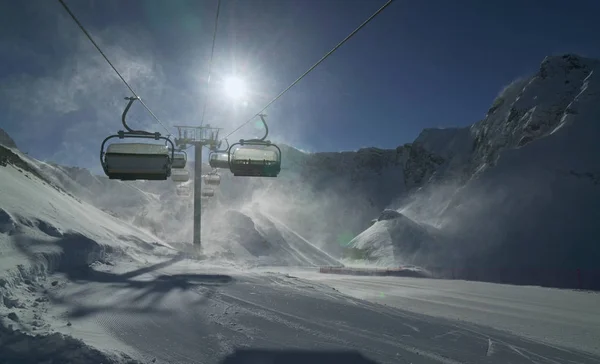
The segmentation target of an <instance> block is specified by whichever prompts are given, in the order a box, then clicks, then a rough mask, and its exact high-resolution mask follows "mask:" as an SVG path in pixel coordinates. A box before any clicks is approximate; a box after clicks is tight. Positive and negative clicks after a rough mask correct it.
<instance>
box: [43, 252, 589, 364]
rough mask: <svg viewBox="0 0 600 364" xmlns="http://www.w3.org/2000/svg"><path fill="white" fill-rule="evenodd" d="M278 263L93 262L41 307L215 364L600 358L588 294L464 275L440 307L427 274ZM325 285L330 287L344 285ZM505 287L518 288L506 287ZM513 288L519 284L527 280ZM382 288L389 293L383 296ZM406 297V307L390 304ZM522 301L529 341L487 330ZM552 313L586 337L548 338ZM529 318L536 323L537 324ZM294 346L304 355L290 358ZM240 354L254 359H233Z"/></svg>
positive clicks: (164, 351) (148, 356)
mask: <svg viewBox="0 0 600 364" xmlns="http://www.w3.org/2000/svg"><path fill="white" fill-rule="evenodd" d="M277 269H278V268H274V267H268V268H264V269H262V270H254V269H251V270H248V269H243V270H240V269H239V268H237V267H220V266H217V265H212V264H209V263H200V262H193V261H187V260H183V261H182V260H180V261H173V259H167V258H165V259H163V260H162V261H158V260H157V262H156V263H155V264H152V265H150V266H147V267H145V269H138V268H137V267H135V266H133V265H132V266H128V265H127V264H121V265H119V266H96V267H94V270H93V272H90V273H89V274H86V275H78V276H71V277H63V276H61V275H56V276H55V277H54V278H55V279H57V280H59V281H60V282H62V281H63V280H64V279H66V278H70V279H74V278H77V280H76V281H73V282H72V283H69V284H65V285H61V288H59V289H57V290H56V291H54V292H53V295H52V298H53V301H54V302H55V304H54V305H53V308H52V311H51V313H52V314H56V315H62V316H63V317H65V319H68V320H70V322H72V326H69V327H64V328H62V329H61V332H65V333H70V334H72V335H75V336H77V337H82V338H85V340H87V341H95V343H96V344H97V345H98V346H99V347H102V348H106V349H108V348H110V347H111V346H112V345H115V344H111V343H107V342H106V341H104V342H103V340H106V337H107V334H109V335H110V337H111V338H112V339H114V340H116V341H118V343H120V345H122V346H123V347H126V348H128V350H125V352H126V353H127V355H129V356H130V357H132V358H135V359H138V360H140V361H145V362H156V363H198V362H201V363H217V362H222V361H221V360H231V357H232V356H237V355H239V356H243V355H244V353H247V352H246V351H254V352H255V355H259V354H258V353H257V352H260V355H261V356H264V357H272V356H274V355H276V354H277V353H279V355H286V356H287V357H288V360H287V361H284V362H294V361H290V358H289V356H292V354H293V353H296V355H297V356H296V357H295V360H300V358H302V356H303V355H309V353H312V355H313V356H316V355H318V354H319V355H321V356H322V355H325V354H324V352H329V353H330V355H332V354H333V353H337V355H340V356H341V358H339V359H338V360H337V361H333V360H329V361H315V362H323V363H325V362H327V363H331V362H334V363H342V362H344V363H345V362H351V363H361V362H362V361H356V362H355V361H344V360H343V357H344V356H347V355H349V353H350V352H352V353H353V355H358V354H360V355H362V356H363V357H365V358H366V359H368V360H371V362H372V361H375V362H377V363H415V364H424V363H444V364H447V363H453V364H455V363H492V364H493V363H531V362H532V361H533V362H536V363H567V362H576V363H598V362H599V360H600V356H598V355H599V353H598V347H597V345H596V341H595V340H594V338H597V337H598V334H599V333H598V329H597V327H596V326H595V323H597V322H598V318H599V316H598V310H597V306H596V305H595V304H594V301H593V300H587V301H585V302H578V306H577V307H580V306H581V307H585V308H586V309H585V310H583V311H581V312H577V311H571V310H570V309H569V306H568V300H569V298H577V297H574V296H573V295H571V296H570V297H569V295H568V294H567V295H563V294H561V291H550V292H546V293H545V298H546V299H547V300H549V301H551V302H554V303H553V305H552V307H550V308H548V307H546V306H545V304H546V303H547V301H544V300H541V301H540V299H539V298H540V296H539V295H538V299H537V300H532V301H531V302H518V300H517V302H512V301H510V299H508V300H506V301H500V302H498V301H494V297H493V296H492V297H489V298H486V297H485V294H486V293H487V294H489V293H492V292H495V293H496V294H497V292H498V290H497V289H496V288H495V287H496V286H495V285H491V284H481V283H479V285H481V286H482V287H479V289H473V288H472V287H466V288H465V287H464V285H460V284H456V283H464V282H456V281H447V282H448V283H449V285H448V286H446V287H445V288H446V290H449V289H450V290H451V289H452V288H454V291H453V292H452V291H450V292H446V291H443V292H441V293H438V296H437V297H439V296H442V297H445V296H447V297H452V300H448V302H447V303H448V304H447V305H445V304H444V302H443V298H442V302H437V301H436V298H437V297H436V295H435V293H436V288H435V285H436V283H435V282H436V281H432V282H434V283H433V285H434V287H428V288H427V289H425V290H420V288H419V283H418V282H420V281H423V279H420V280H418V281H416V282H415V281H412V280H407V279H403V278H394V279H395V281H394V282H395V283H392V284H390V285H389V287H388V286H387V285H386V282H385V281H383V280H380V279H374V280H368V279H365V280H364V281H360V280H352V281H351V282H352V285H351V284H345V283H343V284H345V285H343V284H340V280H341V279H344V278H347V277H340V276H337V277H334V278H332V276H329V275H321V276H320V277H321V279H318V278H317V277H316V276H315V275H314V274H315V273H312V274H308V277H307V278H306V279H298V278H297V275H296V273H295V272H297V274H298V275H299V276H301V277H302V276H303V273H302V271H297V270H296V269H297V268H289V269H281V270H282V271H283V272H286V271H287V272H289V273H290V274H279V273H274V272H273V271H274V270H277ZM269 271H271V272H269ZM401 282H404V283H405V285H403V284H402V283H401ZM427 282H429V281H427ZM411 284H412V286H411ZM450 284H452V285H454V287H452V286H450ZM331 286H333V287H339V290H340V291H342V292H343V293H340V292H339V291H338V290H337V289H332V287H331ZM438 288H439V287H438ZM514 288H518V287H506V288H505V289H506V290H508V291H510V290H511V289H514ZM522 290H524V291H526V292H529V288H523V289H522ZM352 291H356V292H355V293H350V294H356V295H362V296H364V297H366V298H368V301H365V300H361V299H355V298H352V297H349V296H347V295H345V293H348V292H352ZM419 291H421V293H420V294H419ZM388 293H389V294H390V297H389V298H387V299H386V296H385V294H388ZM521 293H522V292H519V291H518V290H517V291H515V292H512V293H511V294H509V295H507V297H509V298H518V297H519V295H520V294H521ZM535 294H536V293H535V292H533V295H535ZM428 296H429V297H431V299H430V300H428ZM530 296H532V294H528V295H527V296H526V297H530ZM460 297H466V298H467V300H464V301H463V300H460ZM559 298H560V299H559ZM370 300H372V301H379V302H383V303H386V304H387V306H384V305H381V304H374V303H371V302H369V301H370ZM406 302H409V303H410V309H411V311H413V312H411V311H407V310H405V309H404V308H401V305H402V304H405V303H406ZM465 302H466V303H465ZM419 303H421V304H422V308H425V307H427V308H430V307H432V305H433V306H434V307H437V309H438V310H437V311H436V310H432V312H431V313H430V314H432V315H433V316H424V315H422V314H420V313H416V312H414V310H415V309H414V306H415V305H418V304H419ZM436 303H437V306H436V305H435V304H436ZM498 303H500V304H498ZM460 305H464V307H463V309H462V313H461V314H462V315H463V316H464V317H468V314H466V312H467V311H468V310H469V309H474V308H477V311H475V316H476V320H477V321H480V322H483V323H484V325H481V324H474V323H472V322H469V321H473V320H467V321H456V320H448V319H446V318H444V316H446V315H449V316H451V315H455V314H456V313H457V312H460V311H459V310H460ZM586 305H587V306H586ZM523 308H527V310H528V311H533V312H535V311H536V310H538V311H539V312H538V314H537V315H531V316H529V317H528V319H527V322H521V326H522V325H524V324H531V325H532V327H531V328H529V329H528V330H527V334H528V335H529V336H530V337H531V338H527V339H526V338H522V337H520V336H516V335H515V334H513V333H510V332H506V331H497V330H495V329H491V328H489V326H488V325H489V324H490V323H494V322H495V320H498V319H501V318H502V317H505V316H508V317H509V318H510V320H507V322H506V323H505V324H504V327H503V328H506V327H508V328H509V329H516V328H519V327H520V326H519V325H518V324H517V323H518V321H519V320H518V317H519V315H523V314H525V315H526V314H527V311H525V312H523V311H520V310H522V309H523ZM422 310H423V309H422ZM485 312H491V313H492V314H493V320H489V321H488V322H485V319H484V317H485ZM561 314H566V315H568V317H570V318H571V320H574V321H573V322H572V323H571V325H568V326H564V327H565V331H563V332H564V333H565V334H571V333H575V334H578V335H580V334H585V333H587V335H588V336H587V337H584V338H582V340H579V341H578V339H577V338H578V336H576V337H570V336H569V337H564V338H563V339H562V340H561V341H560V342H559V343H556V342H555V341H554V340H556V339H557V337H559V336H558V335H560V333H561V330H560V329H561V327H562V323H563V322H565V321H566V318H565V319H562V320H559V321H556V320H554V322H553V317H554V315H559V316H557V317H560V315H561ZM436 316H437V317H436ZM565 317H567V316H565ZM540 324H543V325H544V326H540V327H539V328H536V326H537V325H540ZM548 330H553V331H552V332H549V331H548ZM573 345H576V346H577V347H578V348H574V347H573ZM299 350H301V351H302V352H303V353H304V354H303V355H300V356H298V355H299V354H298V353H297V352H298V351H299ZM286 353H287V354H286ZM226 357H228V358H230V359H224V358H226ZM304 360H308V359H306V358H304ZM313 360H314V359H313ZM346 360H347V359H346ZM225 362H227V361H225ZM249 362H256V361H236V363H249ZM261 362H262V361H261ZM264 362H271V361H264ZM307 362H312V361H307Z"/></svg>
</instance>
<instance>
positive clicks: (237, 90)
mask: <svg viewBox="0 0 600 364" xmlns="http://www.w3.org/2000/svg"><path fill="white" fill-rule="evenodd" d="M223 90H224V92H225V95H227V96H228V97H230V98H232V99H235V100H239V99H241V98H243V97H244V96H245V95H246V83H245V82H244V80H242V79H241V78H239V77H236V76H229V77H226V78H225V80H223Z"/></svg>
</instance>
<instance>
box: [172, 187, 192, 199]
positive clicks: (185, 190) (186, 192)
mask: <svg viewBox="0 0 600 364" xmlns="http://www.w3.org/2000/svg"><path fill="white" fill-rule="evenodd" d="M175 193H177V196H181V197H190V196H191V194H192V193H191V191H190V188H189V187H188V186H186V185H179V186H177V189H176V190H175Z"/></svg>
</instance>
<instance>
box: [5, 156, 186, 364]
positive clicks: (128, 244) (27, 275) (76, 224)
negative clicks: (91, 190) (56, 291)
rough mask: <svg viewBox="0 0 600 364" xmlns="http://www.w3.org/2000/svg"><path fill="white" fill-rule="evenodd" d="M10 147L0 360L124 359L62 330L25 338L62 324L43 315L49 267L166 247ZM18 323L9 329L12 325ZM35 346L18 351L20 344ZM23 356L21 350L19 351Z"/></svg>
mask: <svg viewBox="0 0 600 364" xmlns="http://www.w3.org/2000/svg"><path fill="white" fill-rule="evenodd" d="M31 161H32V160H31V159H30V158H28V157H27V156H25V155H23V154H21V153H20V152H19V151H18V150H16V149H11V148H6V147H3V146H0V277H1V278H0V298H1V299H2V301H1V305H0V312H1V313H2V315H3V316H4V317H3V323H4V324H5V327H4V328H3V329H2V332H1V333H0V351H1V352H2V354H0V355H1V356H2V359H3V360H6V361H3V363H4V362H6V363H24V362H32V363H33V362H39V360H42V359H41V358H43V360H48V359H52V360H58V361H60V362H66V361H67V360H69V362H73V363H88V362H90V361H93V362H111V363H112V362H115V363H116V362H128V361H129V359H128V358H127V357H126V356H122V355H117V356H114V355H112V354H111V355H106V354H103V353H101V352H98V351H97V350H95V349H91V348H90V347H88V346H87V345H85V344H83V343H80V342H78V341H76V340H73V339H71V338H68V337H64V336H62V335H58V334H54V335H50V336H44V335H42V336H28V335H27V334H25V333H26V332H30V333H34V334H35V332H41V333H44V332H49V331H53V330H54V329H55V328H56V327H58V326H62V325H64V324H66V322H59V321H56V320H53V319H52V318H51V317H49V315H48V314H47V307H45V306H46V305H45V304H44V303H46V302H48V297H47V293H48V291H49V290H52V289H53V287H55V285H54V284H51V281H49V280H48V275H49V274H50V273H51V272H65V273H69V272H73V271H80V270H81V269H85V268H86V267H88V266H89V264H91V263H94V262H105V261H106V262H107V261H116V260H118V259H127V260H130V261H134V260H138V259H143V258H142V256H143V254H147V253H148V252H152V253H158V254H161V251H162V252H163V254H164V252H168V251H174V250H173V249H172V248H169V247H168V245H164V244H163V243H161V242H160V241H159V240H158V239H157V238H156V237H155V236H152V235H150V234H148V233H146V232H144V231H141V230H139V229H137V228H135V227H132V226H131V225H129V224H126V223H124V222H123V221H121V220H119V219H116V218H114V217H112V216H110V215H108V214H106V213H104V212H102V211H100V210H98V209H97V208H95V207H93V206H92V205H90V204H88V203H86V202H83V201H81V200H77V199H76V198H74V197H73V196H72V195H70V194H69V193H67V192H66V191H64V190H63V189H62V188H60V187H58V186H56V185H54V184H52V182H51V181H49V179H47V178H45V177H44V176H43V175H41V174H40V173H39V172H38V169H37V168H36V166H35V164H32V163H30V162H31ZM16 329H18V330H19V331H18V332H16V331H14V330H16ZM27 343H30V344H29V345H33V346H34V348H35V349H32V350H25V352H24V351H23V348H24V345H28V344H27ZM24 355H25V356H24Z"/></svg>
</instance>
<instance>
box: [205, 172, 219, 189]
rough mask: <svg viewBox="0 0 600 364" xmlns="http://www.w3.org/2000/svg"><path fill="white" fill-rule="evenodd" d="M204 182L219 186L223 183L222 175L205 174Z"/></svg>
mask: <svg viewBox="0 0 600 364" xmlns="http://www.w3.org/2000/svg"><path fill="white" fill-rule="evenodd" d="M204 183H206V184H207V185H209V186H218V185H220V184H221V176H219V175H218V174H207V175H206V176H204Z"/></svg>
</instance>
